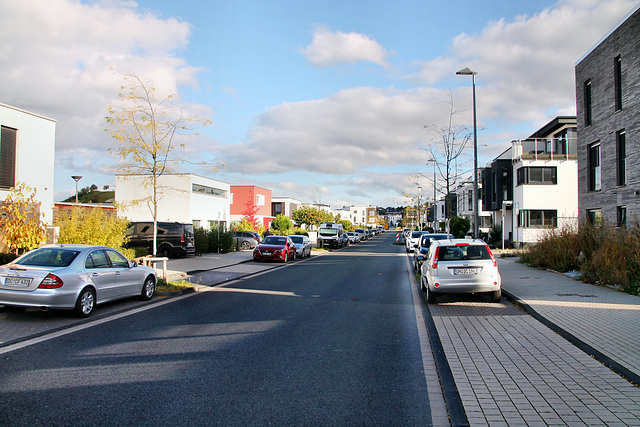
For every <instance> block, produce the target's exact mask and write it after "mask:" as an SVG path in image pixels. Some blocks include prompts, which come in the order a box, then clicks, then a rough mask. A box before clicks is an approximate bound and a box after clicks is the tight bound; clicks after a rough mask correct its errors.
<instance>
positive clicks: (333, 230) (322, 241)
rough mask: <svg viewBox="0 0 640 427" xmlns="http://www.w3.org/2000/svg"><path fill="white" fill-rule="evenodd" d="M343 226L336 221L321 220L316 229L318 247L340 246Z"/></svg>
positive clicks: (342, 243) (342, 239)
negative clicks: (318, 228) (318, 227)
mask: <svg viewBox="0 0 640 427" xmlns="http://www.w3.org/2000/svg"><path fill="white" fill-rule="evenodd" d="M343 234H344V228H343V227H342V224H338V223H337V222H323V223H322V224H320V230H318V247H319V248H323V247H326V246H329V247H332V248H341V247H342V246H343V245H344V237H343Z"/></svg>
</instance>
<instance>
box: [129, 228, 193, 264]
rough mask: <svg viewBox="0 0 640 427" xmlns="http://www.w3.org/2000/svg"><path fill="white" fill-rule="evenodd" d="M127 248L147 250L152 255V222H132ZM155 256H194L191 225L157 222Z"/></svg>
mask: <svg viewBox="0 0 640 427" xmlns="http://www.w3.org/2000/svg"><path fill="white" fill-rule="evenodd" d="M129 236H130V238H129V242H127V244H126V247H127V248H148V249H149V253H150V254H152V253H153V222H132V223H131V226H130V227H129ZM156 247H157V248H158V250H157V251H156V255H157V256H164V257H168V258H171V257H176V256H188V255H195V253H196V247H195V245H194V237H193V224H186V223H182V222H158V235H157V240H156Z"/></svg>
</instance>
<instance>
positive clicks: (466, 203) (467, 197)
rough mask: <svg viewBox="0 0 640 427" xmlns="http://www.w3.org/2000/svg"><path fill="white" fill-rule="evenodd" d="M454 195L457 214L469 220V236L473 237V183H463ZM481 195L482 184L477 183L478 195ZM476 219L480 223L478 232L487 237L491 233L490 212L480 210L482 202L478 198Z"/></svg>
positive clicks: (491, 221)
mask: <svg viewBox="0 0 640 427" xmlns="http://www.w3.org/2000/svg"><path fill="white" fill-rule="evenodd" d="M455 193H456V196H457V198H458V200H457V204H456V210H457V214H458V216H460V217H464V218H468V219H469V223H470V224H471V227H470V229H469V234H470V235H473V217H474V212H473V182H463V183H462V184H460V186H458V188H457V189H456V191H455ZM481 193H482V184H481V183H478V194H481ZM478 219H479V221H480V223H479V224H478V231H479V232H480V234H481V235H488V234H489V232H490V231H491V225H492V224H493V219H492V216H491V212H487V211H485V210H483V209H482V200H481V198H480V197H478Z"/></svg>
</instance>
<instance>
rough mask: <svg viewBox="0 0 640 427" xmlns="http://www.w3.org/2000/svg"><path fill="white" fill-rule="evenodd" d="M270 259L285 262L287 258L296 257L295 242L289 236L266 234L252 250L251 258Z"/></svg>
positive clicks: (255, 259) (256, 259) (257, 259)
mask: <svg viewBox="0 0 640 427" xmlns="http://www.w3.org/2000/svg"><path fill="white" fill-rule="evenodd" d="M263 259H272V260H276V261H282V262H287V261H288V260H289V259H296V244H295V243H293V240H291V237H287V236H267V237H265V239H264V240H263V241H262V243H260V244H259V245H258V246H256V248H255V249H254V250H253V260H254V261H259V260H263Z"/></svg>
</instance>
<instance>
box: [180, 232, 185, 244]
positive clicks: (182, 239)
mask: <svg viewBox="0 0 640 427" xmlns="http://www.w3.org/2000/svg"><path fill="white" fill-rule="evenodd" d="M180 243H184V234H183V235H181V236H180Z"/></svg>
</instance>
